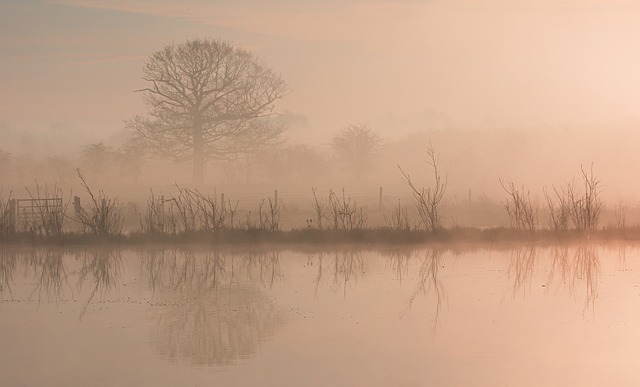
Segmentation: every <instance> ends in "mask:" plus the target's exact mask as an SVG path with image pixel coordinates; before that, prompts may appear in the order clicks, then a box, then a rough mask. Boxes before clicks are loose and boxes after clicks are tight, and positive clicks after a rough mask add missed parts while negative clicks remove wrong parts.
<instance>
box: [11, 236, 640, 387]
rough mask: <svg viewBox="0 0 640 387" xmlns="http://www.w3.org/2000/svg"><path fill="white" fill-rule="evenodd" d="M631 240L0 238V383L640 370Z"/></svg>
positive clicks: (513, 376)
mask: <svg viewBox="0 0 640 387" xmlns="http://www.w3.org/2000/svg"><path fill="white" fill-rule="evenodd" d="M639 284H640V246H634V245H623V244H620V245H562V246H545V247H539V246H538V247H536V246H518V247H514V246H511V247H504V246H503V247H492V248H490V249H487V248H483V249H473V248H464V247H461V248H456V249H448V248H442V249H434V248H427V247H424V248H413V249H378V250H363V249H362V248H340V249H335V250H317V249H316V250H314V249H308V248H296V249H269V248H243V249H239V248H234V249H217V250H212V249H211V248H206V247H202V248H198V247H193V248H165V249H151V248H146V249H134V250H118V249H111V250H109V249H59V248H53V249H21V250H9V249H0V300H1V302H0V386H214V385H215V386H534V385H535V386H541V385H543V386H554V385H557V386H568V385H576V386H577V385H579V386H604V385H616V386H625V385H628V386H637V385H640V329H638V328H639V326H640V288H639Z"/></svg>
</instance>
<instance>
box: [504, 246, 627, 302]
mask: <svg viewBox="0 0 640 387" xmlns="http://www.w3.org/2000/svg"><path fill="white" fill-rule="evenodd" d="M539 250H540V249H539V248H537V247H535V246H528V247H523V248H518V249H514V250H513V251H512V253H511V259H510V263H509V271H508V272H509V276H510V277H511V278H512V281H513V284H512V293H513V296H514V297H515V296H516V295H517V294H519V293H522V294H523V295H524V296H526V295H527V291H531V287H532V286H540V284H534V282H533V279H534V278H536V274H537V273H538V271H540V270H542V269H543V268H544V267H545V266H548V268H549V269H548V270H549V272H548V274H547V275H546V278H547V280H546V283H543V284H541V285H542V286H543V287H546V288H547V289H550V288H552V287H554V286H555V287H559V288H565V289H566V290H567V291H568V292H569V294H570V295H571V297H573V298H577V297H578V296H579V295H581V294H582V297H584V301H583V303H584V310H585V311H586V310H588V309H589V308H591V309H592V310H593V309H594V306H595V301H596V300H597V298H598V279H599V276H600V259H599V257H598V251H597V249H596V247H595V246H594V245H593V244H591V243H587V244H580V245H577V246H566V245H565V246H554V247H552V248H550V249H549V250H548V251H546V250H545V252H544V254H542V256H543V257H548V258H549V261H542V262H541V259H540V256H541V254H540V253H539ZM621 259H624V258H621ZM547 262H550V263H549V264H548V265H547Z"/></svg>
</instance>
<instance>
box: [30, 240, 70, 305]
mask: <svg viewBox="0 0 640 387" xmlns="http://www.w3.org/2000/svg"><path fill="white" fill-rule="evenodd" d="M62 257H63V254H62V252H61V251H59V250H53V249H44V250H37V251H33V252H32V253H31V254H25V255H23V256H22V259H23V261H24V265H25V270H26V271H28V272H31V274H32V275H33V278H34V280H35V285H34V289H33V291H32V293H31V295H30V296H29V299H34V298H36V299H37V300H38V302H51V301H54V302H59V301H61V300H62V299H63V296H64V291H63V288H64V286H65V285H67V286H68V287H69V288H70V286H69V280H68V277H67V272H66V269H65V266H64V261H63V259H62ZM71 293H73V292H72V291H71Z"/></svg>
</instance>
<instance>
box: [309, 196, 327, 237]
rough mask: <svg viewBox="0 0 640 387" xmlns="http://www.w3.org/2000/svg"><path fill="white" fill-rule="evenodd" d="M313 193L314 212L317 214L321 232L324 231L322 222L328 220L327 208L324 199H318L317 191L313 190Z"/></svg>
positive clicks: (317, 222)
mask: <svg viewBox="0 0 640 387" xmlns="http://www.w3.org/2000/svg"><path fill="white" fill-rule="evenodd" d="M311 191H312V192H313V210H314V211H315V213H316V219H315V221H316V224H317V227H318V229H319V230H322V220H323V219H325V218H326V216H327V214H326V206H325V203H324V201H323V200H322V198H318V195H317V190H316V189H315V188H312V189H311Z"/></svg>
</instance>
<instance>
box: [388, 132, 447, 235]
mask: <svg viewBox="0 0 640 387" xmlns="http://www.w3.org/2000/svg"><path fill="white" fill-rule="evenodd" d="M426 161H427V164H429V165H430V166H431V168H432V169H433V176H434V185H433V187H428V188H424V187H423V188H420V189H418V188H417V187H416V186H415V185H414V184H413V182H412V181H411V177H410V176H409V174H408V173H405V172H404V171H403V170H402V168H400V166H398V169H400V172H401V173H402V181H403V182H404V183H405V184H406V185H408V186H409V188H410V189H411V192H412V194H413V197H414V198H415V200H416V204H417V206H418V214H419V215H420V220H421V222H422V224H423V225H424V227H425V228H426V229H427V230H428V231H432V232H433V231H438V230H440V229H441V228H442V215H441V211H440V209H441V208H440V205H441V203H442V198H443V197H444V193H445V192H446V190H447V179H446V177H445V179H444V180H443V179H442V176H441V175H440V171H439V170H438V162H439V158H438V154H437V153H436V150H435V148H434V147H433V145H432V144H429V147H428V148H427V160H426Z"/></svg>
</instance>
